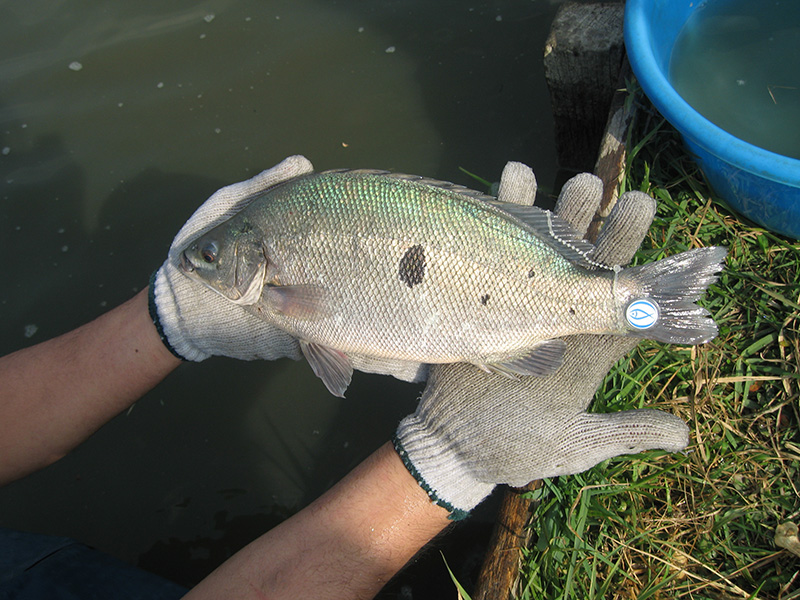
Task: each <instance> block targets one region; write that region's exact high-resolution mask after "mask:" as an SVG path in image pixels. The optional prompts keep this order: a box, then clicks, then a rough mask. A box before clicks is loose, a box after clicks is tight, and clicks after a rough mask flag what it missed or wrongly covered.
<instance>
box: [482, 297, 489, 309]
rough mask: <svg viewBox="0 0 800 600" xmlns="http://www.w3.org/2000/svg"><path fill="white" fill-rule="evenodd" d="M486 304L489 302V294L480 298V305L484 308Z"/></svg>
mask: <svg viewBox="0 0 800 600" xmlns="http://www.w3.org/2000/svg"><path fill="white" fill-rule="evenodd" d="M488 302H489V294H484V295H483V296H481V304H483V305H484V306H486V304H488Z"/></svg>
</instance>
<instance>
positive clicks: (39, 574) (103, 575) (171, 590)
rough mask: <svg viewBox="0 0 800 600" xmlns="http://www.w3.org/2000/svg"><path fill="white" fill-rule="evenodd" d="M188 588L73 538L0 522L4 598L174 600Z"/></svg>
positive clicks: (0, 580)
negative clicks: (3, 526) (16, 528)
mask: <svg viewBox="0 0 800 600" xmlns="http://www.w3.org/2000/svg"><path fill="white" fill-rule="evenodd" d="M188 591H189V590H187V589H186V588H184V587H181V586H179V585H177V584H175V583H172V582H171V581H167V580H166V579H163V578H161V577H159V576H158V575H153V574H152V573H148V572H147V571H142V570H141V569H137V568H136V567H134V566H131V565H129V564H127V563H125V562H123V561H121V560H119V559H116V558H114V557H112V556H109V555H107V554H103V553H102V552H99V551H98V550H94V549H93V548H89V547H88V546H85V545H83V544H80V543H78V542H76V541H74V540H71V539H69V538H61V537H52V536H47V535H38V534H33V533H24V532H20V531H12V530H10V529H4V528H2V527H0V600H175V599H177V598H180V597H182V596H183V595H184V594H186V593H187V592H188Z"/></svg>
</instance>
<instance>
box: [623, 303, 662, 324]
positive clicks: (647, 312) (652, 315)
mask: <svg viewBox="0 0 800 600" xmlns="http://www.w3.org/2000/svg"><path fill="white" fill-rule="evenodd" d="M625 319H626V320H627V321H628V324H629V325H630V326H631V327H633V328H635V329H650V328H651V327H652V326H653V325H655V324H656V322H658V305H657V304H656V303H655V302H653V301H652V300H648V299H642V300H635V301H633V302H631V303H630V304H629V305H628V308H626V309H625Z"/></svg>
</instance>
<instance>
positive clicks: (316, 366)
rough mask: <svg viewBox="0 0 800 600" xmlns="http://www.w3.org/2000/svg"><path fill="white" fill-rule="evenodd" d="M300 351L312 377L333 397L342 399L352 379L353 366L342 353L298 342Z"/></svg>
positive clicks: (313, 344) (325, 347) (310, 343)
mask: <svg viewBox="0 0 800 600" xmlns="http://www.w3.org/2000/svg"><path fill="white" fill-rule="evenodd" d="M300 350H301V351H302V352H303V355H304V356H305V357H306V360H307V361H308V364H309V365H311V370H312V371H314V375H316V376H317V377H319V378H320V379H322V383H324V384H325V387H326V388H328V391H329V392H330V393H331V394H333V395H334V396H338V397H339V398H344V392H345V390H346V389H347V386H349V385H350V380H351V379H352V378H353V365H352V364H351V363H350V359H349V358H347V355H346V354H345V353H344V352H340V351H339V350H335V349H333V348H328V347H327V346H321V345H319V344H315V343H313V342H304V341H302V340H300Z"/></svg>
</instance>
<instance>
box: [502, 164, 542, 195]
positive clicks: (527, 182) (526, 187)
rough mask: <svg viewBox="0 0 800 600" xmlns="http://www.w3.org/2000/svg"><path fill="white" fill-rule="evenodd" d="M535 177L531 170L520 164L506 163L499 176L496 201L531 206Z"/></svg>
mask: <svg viewBox="0 0 800 600" xmlns="http://www.w3.org/2000/svg"><path fill="white" fill-rule="evenodd" d="M536 189H537V184H536V176H535V175H534V174H533V169H531V168H530V167H529V166H528V165H525V164H522V163H520V162H513V161H511V162H508V163H506V166H505V167H504V168H503V174H502V175H501V176H500V189H499V190H498V192H497V199H498V200H499V201H500V202H510V203H513V204H524V205H526V206H531V205H532V204H533V202H534V200H536Z"/></svg>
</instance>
